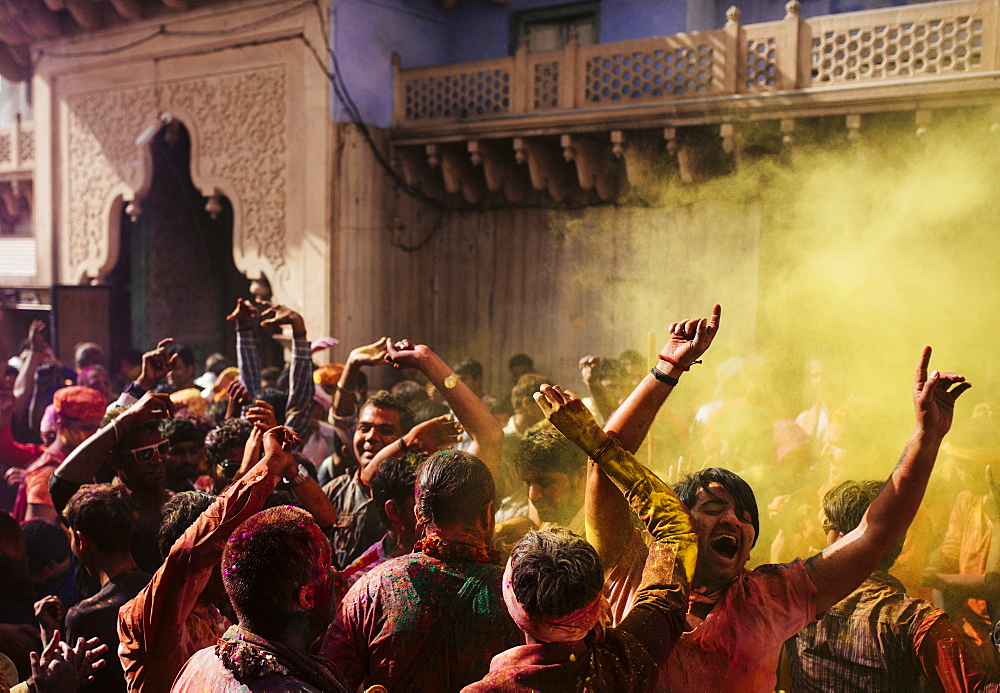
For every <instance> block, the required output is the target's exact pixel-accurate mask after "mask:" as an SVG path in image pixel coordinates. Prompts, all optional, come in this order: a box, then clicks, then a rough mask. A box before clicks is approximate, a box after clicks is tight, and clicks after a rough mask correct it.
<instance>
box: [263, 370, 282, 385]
mask: <svg viewBox="0 0 1000 693" xmlns="http://www.w3.org/2000/svg"><path fill="white" fill-rule="evenodd" d="M280 377H281V369H280V368H278V367H277V366H268V367H267V368H265V369H263V370H262V371H261V372H260V379H261V381H262V382H265V383H275V384H277V382H278V378H280Z"/></svg>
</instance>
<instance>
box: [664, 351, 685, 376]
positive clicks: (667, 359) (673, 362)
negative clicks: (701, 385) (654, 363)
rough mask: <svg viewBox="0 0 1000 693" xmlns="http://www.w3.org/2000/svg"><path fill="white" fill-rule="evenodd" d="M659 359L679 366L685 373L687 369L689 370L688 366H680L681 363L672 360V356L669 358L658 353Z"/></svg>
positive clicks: (675, 366) (676, 366)
mask: <svg viewBox="0 0 1000 693" xmlns="http://www.w3.org/2000/svg"><path fill="white" fill-rule="evenodd" d="M659 359H660V360H661V361H666V362H667V363H669V364H670V365H671V366H673V367H674V368H680V369H681V370H682V371H684V372H685V373H687V372H688V371H689V370H691V369H690V368H681V364H679V363H677V362H676V361H674V360H673V359H672V358H670V357H669V356H664V355H663V354H660V356H659Z"/></svg>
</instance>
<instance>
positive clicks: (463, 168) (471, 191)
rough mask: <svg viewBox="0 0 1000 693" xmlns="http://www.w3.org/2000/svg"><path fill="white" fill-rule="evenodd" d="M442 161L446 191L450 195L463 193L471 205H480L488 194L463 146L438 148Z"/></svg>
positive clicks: (442, 173)
mask: <svg viewBox="0 0 1000 693" xmlns="http://www.w3.org/2000/svg"><path fill="white" fill-rule="evenodd" d="M438 156H439V158H440V161H441V178H442V179H443V180H444V189H445V190H447V191H448V192H450V193H461V194H462V197H464V198H465V201H466V202H468V203H469V204H472V205H474V204H479V203H480V202H482V200H483V197H484V196H485V194H486V190H485V187H486V186H485V184H484V182H483V179H482V176H481V175H480V173H479V171H478V170H477V169H476V168H475V167H473V165H472V162H471V161H469V157H468V155H467V153H466V152H465V151H463V148H462V145H461V144H458V143H456V144H443V145H440V146H439V148H438Z"/></svg>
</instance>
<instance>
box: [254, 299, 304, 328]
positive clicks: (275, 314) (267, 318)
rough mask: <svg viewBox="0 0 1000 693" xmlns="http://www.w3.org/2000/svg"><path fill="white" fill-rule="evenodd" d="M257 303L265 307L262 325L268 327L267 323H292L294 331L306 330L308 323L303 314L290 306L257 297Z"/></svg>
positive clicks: (262, 312) (261, 314) (262, 313)
mask: <svg viewBox="0 0 1000 693" xmlns="http://www.w3.org/2000/svg"><path fill="white" fill-rule="evenodd" d="M257 305H258V306H260V307H261V308H262V309H263V310H262V311H261V313H260V317H261V321H260V324H261V327H266V326H267V325H291V326H292V332H305V331H306V323H305V321H304V320H303V319H302V316H301V315H299V314H298V313H296V312H295V311H294V310H292V309H291V308H289V307H288V306H283V305H281V304H280V303H271V302H270V301H265V300H264V299H262V298H258V299H257Z"/></svg>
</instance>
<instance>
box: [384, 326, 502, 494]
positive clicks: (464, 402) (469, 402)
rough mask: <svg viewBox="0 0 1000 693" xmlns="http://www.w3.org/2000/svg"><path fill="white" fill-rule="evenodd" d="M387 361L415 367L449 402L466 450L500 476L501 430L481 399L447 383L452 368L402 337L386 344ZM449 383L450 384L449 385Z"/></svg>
mask: <svg viewBox="0 0 1000 693" xmlns="http://www.w3.org/2000/svg"><path fill="white" fill-rule="evenodd" d="M387 348H388V350H389V356H388V360H389V361H390V362H391V363H392V365H393V366H394V367H396V368H418V369H420V372H421V373H423V374H424V375H425V376H427V379H428V380H430V381H431V383H432V384H433V385H434V387H436V388H437V389H438V392H440V393H441V394H442V395H444V398H445V399H446V400H447V401H448V405H449V406H450V407H451V410H452V411H453V412H455V416H456V417H458V420H459V421H460V422H461V424H462V426H463V427H464V428H465V430H466V431H468V432H469V436H470V437H471V438H472V446H471V447H470V448H469V452H471V453H472V454H473V455H475V456H476V457H478V458H479V459H481V460H482V461H483V464H485V465H486V466H487V467H488V468H489V470H490V472H491V473H492V474H493V478H494V479H499V478H500V447H501V445H502V444H503V429H502V428H500V426H499V425H498V424H497V422H496V419H494V418H493V415H492V414H490V410H489V409H487V408H486V405H485V404H483V401H482V400H481V399H479V397H477V396H476V393H474V392H473V391H472V390H470V389H469V388H468V386H466V384H465V383H463V382H462V381H461V380H455V381H451V380H449V382H448V383H447V384H446V383H445V380H446V379H449V376H452V377H453V376H454V373H452V372H451V368H450V367H449V366H448V365H447V364H446V363H445V362H444V361H443V360H441V357H440V356H438V355H437V354H435V353H434V352H433V351H432V350H431V348H430V347H428V346H427V345H425V344H413V343H411V342H410V341H409V340H406V339H404V340H401V341H399V342H396V343H395V344H394V343H392V342H391V341H390V342H389V344H388V347H387ZM448 385H451V387H448Z"/></svg>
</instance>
